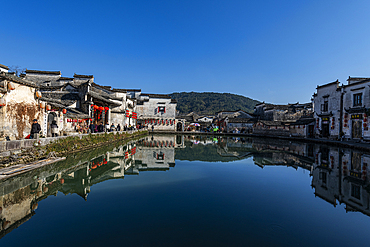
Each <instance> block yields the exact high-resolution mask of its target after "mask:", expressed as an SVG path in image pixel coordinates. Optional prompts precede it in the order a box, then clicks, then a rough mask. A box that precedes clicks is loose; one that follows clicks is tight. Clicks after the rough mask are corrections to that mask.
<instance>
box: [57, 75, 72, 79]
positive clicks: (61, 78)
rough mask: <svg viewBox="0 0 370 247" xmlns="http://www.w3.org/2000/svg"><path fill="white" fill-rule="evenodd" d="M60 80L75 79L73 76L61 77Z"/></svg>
mask: <svg viewBox="0 0 370 247" xmlns="http://www.w3.org/2000/svg"><path fill="white" fill-rule="evenodd" d="M58 80H73V78H71V77H62V76H61V77H59V79H58Z"/></svg>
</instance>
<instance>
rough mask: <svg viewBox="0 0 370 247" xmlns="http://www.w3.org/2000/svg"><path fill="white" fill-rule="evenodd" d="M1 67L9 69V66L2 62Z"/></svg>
mask: <svg viewBox="0 0 370 247" xmlns="http://www.w3.org/2000/svg"><path fill="white" fill-rule="evenodd" d="M0 67H1V68H3V69H7V70H8V69H9V67H8V66H5V65H3V64H0Z"/></svg>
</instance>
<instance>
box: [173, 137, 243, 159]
mask: <svg viewBox="0 0 370 247" xmlns="http://www.w3.org/2000/svg"><path fill="white" fill-rule="evenodd" d="M185 145H186V148H182V149H176V150H175V159H177V160H189V161H195V160H200V161H208V162H212V161H221V162H230V161H235V160H238V159H237V158H235V157H222V156H220V155H219V154H218V153H217V146H215V145H192V143H191V142H190V141H186V142H185Z"/></svg>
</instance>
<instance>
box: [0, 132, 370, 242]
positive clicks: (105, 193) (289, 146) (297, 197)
mask: <svg viewBox="0 0 370 247" xmlns="http://www.w3.org/2000/svg"><path fill="white" fill-rule="evenodd" d="M369 164H370V154H366V153H362V152H358V151H356V150H350V149H342V148H338V147H331V146H324V145H318V144H312V143H303V142H302V143H293V142H289V141H282V140H272V139H262V138H254V139H252V138H246V139H243V138H230V137H229V138H220V137H212V138H210V137H197V136H169V135H155V136H147V137H145V138H143V139H141V140H138V141H135V142H134V141H132V142H130V143H126V144H124V145H119V144H117V145H116V146H107V147H103V148H100V149H95V150H91V151H90V152H82V153H77V154H74V155H71V156H69V157H67V159H66V160H64V161H62V162H59V163H57V164H52V165H49V166H47V167H44V168H42V169H39V170H37V171H32V172H29V173H27V174H23V175H21V176H18V177H14V178H11V179H8V180H6V181H3V182H2V183H1V184H0V246H116V245H120V246H123V245H125V246H328V245H329V246H356V245H358V246H366V245H367V244H369V243H370V242H369V240H370V236H369V235H368V229H370V217H369V216H370V208H369V206H370V196H369V191H370V185H369V184H370V182H369V181H370V177H369V176H370V175H369V169H370V167H369Z"/></svg>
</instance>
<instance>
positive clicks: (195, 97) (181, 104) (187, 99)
mask: <svg viewBox="0 0 370 247" xmlns="http://www.w3.org/2000/svg"><path fill="white" fill-rule="evenodd" d="M170 96H171V98H173V99H176V100H177V110H178V111H179V113H180V114H186V113H190V112H195V113H198V114H215V113H216V112H219V111H223V110H228V111H236V110H239V109H241V110H243V111H246V112H253V108H254V106H255V105H256V104H258V103H260V102H259V101H257V100H253V99H250V98H247V97H244V96H241V95H237V94H231V93H196V92H190V93H185V92H182V93H172V94H170Z"/></svg>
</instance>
